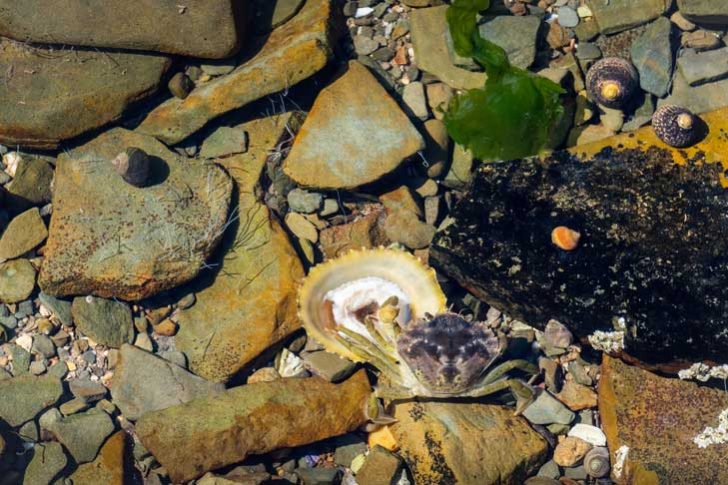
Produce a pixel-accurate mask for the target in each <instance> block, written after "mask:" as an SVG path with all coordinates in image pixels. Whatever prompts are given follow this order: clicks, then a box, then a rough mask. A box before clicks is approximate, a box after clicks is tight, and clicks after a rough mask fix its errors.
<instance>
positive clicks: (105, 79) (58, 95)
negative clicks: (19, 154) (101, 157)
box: [0, 2, 170, 149]
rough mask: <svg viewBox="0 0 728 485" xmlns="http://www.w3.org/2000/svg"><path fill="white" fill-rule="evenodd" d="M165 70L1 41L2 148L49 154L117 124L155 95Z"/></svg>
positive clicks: (93, 53) (148, 60)
mask: <svg viewBox="0 0 728 485" xmlns="http://www.w3.org/2000/svg"><path fill="white" fill-rule="evenodd" d="M11 3H12V5H13V6H14V5H16V4H17V5H21V4H22V5H24V4H25V2H11ZM28 3H37V2H28ZM4 9H5V7H4V6H3V7H0V15H2V12H3V10H4ZM46 10H47V9H40V10H38V12H45V11H46ZM54 10H63V9H62V8H58V9H54ZM55 13H57V12H54V14H52V15H45V14H44V15H43V16H45V17H54V16H55ZM169 65H170V59H169V58H168V57H165V56H161V55H152V54H147V53H145V54H133V53H128V52H99V51H98V50H95V49H91V50H83V49H51V48H48V47H42V46H30V45H27V44H24V43H19V42H14V41H10V40H8V39H4V38H0V72H2V73H3V88H2V89H0V106H4V109H2V110H0V143H2V144H5V145H9V146H16V145H20V146H22V147H32V148H44V149H46V148H48V149H50V148H55V147H56V146H58V144H59V143H60V142H61V141H62V140H66V139H69V138H73V137H75V136H78V135H80V134H82V133H84V132H86V131H89V130H92V129H94V128H98V127H100V126H103V125H105V124H107V123H109V122H111V121H115V120H117V119H119V118H120V117H121V115H122V113H123V112H124V110H125V109H126V108H127V107H128V106H129V105H130V104H131V103H133V102H134V101H138V100H140V99H143V98H145V97H147V96H149V95H150V94H152V93H153V92H154V91H156V89H157V88H158V86H159V83H160V80H161V77H162V74H164V72H165V71H166V70H167V68H168V67H169ZM11 107H12V108H11Z"/></svg>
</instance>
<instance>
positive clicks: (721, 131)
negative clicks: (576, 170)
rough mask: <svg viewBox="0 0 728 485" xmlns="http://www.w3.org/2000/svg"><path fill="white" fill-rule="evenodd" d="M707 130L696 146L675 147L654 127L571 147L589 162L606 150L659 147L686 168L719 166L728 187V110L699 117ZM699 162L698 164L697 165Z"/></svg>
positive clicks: (724, 109)
mask: <svg viewBox="0 0 728 485" xmlns="http://www.w3.org/2000/svg"><path fill="white" fill-rule="evenodd" d="M700 118H701V119H702V120H703V122H705V124H706V125H707V127H708V130H707V131H708V133H707V134H706V136H705V137H704V138H703V139H702V140H700V141H699V142H698V143H696V144H695V145H693V146H690V147H687V148H673V147H670V146H669V145H667V144H666V143H665V142H663V141H662V140H660V139H659V138H658V137H657V135H656V134H655V131H654V130H653V129H652V127H651V126H645V127H642V128H640V129H638V130H636V131H635V132H633V133H621V134H619V135H616V136H611V137H608V138H604V139H603V140H599V141H595V142H593V143H587V144H585V145H579V146H575V147H572V148H569V150H568V151H569V152H571V153H573V154H574V155H576V156H578V157H580V158H583V159H587V158H590V157H592V156H594V155H596V154H597V153H599V152H600V151H601V150H603V149H604V148H618V149H622V148H636V149H639V150H643V151H647V149H649V148H650V147H653V146H656V147H659V148H661V149H665V150H667V151H669V152H670V154H671V155H672V158H673V160H674V162H675V163H677V164H678V165H684V164H686V163H688V161H693V162H692V163H709V164H710V163H720V164H721V167H722V168H723V170H721V171H720V173H719V174H718V177H719V179H720V183H721V186H723V187H724V188H728V177H726V173H725V172H726V170H728V108H722V109H719V110H716V111H711V112H709V113H704V114H701V115H700ZM696 160H697V162H696Z"/></svg>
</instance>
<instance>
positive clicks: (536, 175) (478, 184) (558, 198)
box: [431, 146, 728, 361]
mask: <svg viewBox="0 0 728 485" xmlns="http://www.w3.org/2000/svg"><path fill="white" fill-rule="evenodd" d="M676 156H677V157H679V156H680V155H676ZM679 161H680V162H681V163H682V164H678V163H674V162H673V157H672V154H671V152H670V151H668V150H666V149H663V148H659V147H649V146H644V147H642V148H640V149H638V150H635V149H626V150H619V149H609V148H608V149H605V150H603V151H601V152H600V153H598V154H597V155H596V156H595V157H594V158H588V159H584V158H581V159H580V158H576V157H574V156H571V155H568V154H563V155H556V156H554V157H551V158H548V159H547V160H545V161H544V163H541V162H539V161H535V160H532V161H529V160H523V161H520V162H507V163H502V164H491V165H485V166H483V167H481V168H480V169H479V171H478V172H477V174H476V181H475V182H474V184H473V189H472V190H471V192H470V193H469V194H468V196H467V197H466V198H465V199H463V200H462V201H461V203H460V204H459V205H458V206H457V207H456V208H455V210H454V211H453V213H452V217H453V219H454V223H453V224H451V225H449V226H448V227H447V228H445V229H444V230H443V231H442V232H440V233H439V234H438V235H437V236H436V238H435V241H434V244H433V247H432V248H431V257H432V261H433V263H435V264H436V265H437V266H438V267H440V268H442V269H443V270H444V271H445V272H446V273H448V274H450V275H452V276H453V277H454V278H456V279H457V280H458V281H460V282H461V283H462V284H463V285H465V286H466V287H467V288H469V289H470V290H471V291H473V292H475V294H477V295H479V296H480V297H482V298H483V299H484V300H485V301H488V302H489V303H491V304H493V305H495V306H496V307H498V308H501V309H503V310H504V311H508V312H510V313H511V314H514V315H517V316H518V317H519V318H522V319H523V320H524V321H526V322H529V323H531V324H532V325H536V326H542V325H545V323H546V322H547V321H548V319H549V318H556V319H558V320H559V321H560V322H562V323H564V324H566V325H568V326H569V327H570V328H572V329H573V330H576V331H577V333H579V334H581V335H582V336H586V335H588V334H590V333H592V332H593V331H595V330H615V328H614V327H612V322H613V320H614V319H624V325H625V327H624V337H625V343H626V348H627V350H628V352H630V353H631V354H633V355H636V356H638V357H641V358H644V359H648V360H650V359H651V360H663V361H670V360H672V359H675V358H691V357H693V358H694V357H696V356H705V357H707V356H711V357H715V358H719V356H720V355H721V354H722V353H723V352H724V351H725V348H726V345H728V342H727V341H725V340H724V339H723V338H722V337H721V335H722V332H721V330H720V329H721V328H722V327H723V323H724V314H725V311H726V309H725V308H724V307H723V303H722V301H723V300H724V298H723V293H724V291H725V285H723V284H722V283H721V282H720V281H718V280H715V279H714V277H713V276H708V275H714V268H716V267H722V266H724V265H726V264H728V262H726V261H725V260H724V258H723V257H722V256H721V251H720V250H716V248H719V247H720V246H721V244H722V242H721V241H722V236H720V232H715V231H714V230H712V229H711V228H712V227H714V223H715V221H716V220H720V219H721V218H722V217H723V216H722V214H723V212H724V211H725V205H726V202H727V201H728V199H726V198H725V195H724V190H725V189H724V188H723V186H722V185H721V180H722V179H721V176H722V170H721V169H720V167H719V166H718V165H717V164H704V163H701V162H702V157H701V155H699V154H698V155H696V156H695V157H694V158H693V157H687V156H686V157H685V159H679ZM483 214H485V215H486V216H485V217H484V216H483ZM557 226H566V227H569V228H573V230H575V231H577V232H579V234H580V235H581V239H580V240H579V243H578V246H577V247H576V249H575V250H573V251H564V250H563V249H560V248H559V247H557V246H556V245H554V244H553V243H552V240H551V232H552V230H553V229H554V228H556V227H557ZM473 232H475V233H477V234H479V237H478V238H473V237H472V234H473ZM687 287H690V288H699V289H700V291H699V294H701V295H703V296H707V295H712V297H709V298H703V297H700V298H697V299H693V298H692V297H691V296H690V294H687V293H685V291H684V288H687ZM696 315H700V318H698V319H695V316H696ZM616 330H619V328H617V329H616ZM698 336H699V337H698ZM690 337H692V338H693V339H694V340H692V339H691V338H690Z"/></svg>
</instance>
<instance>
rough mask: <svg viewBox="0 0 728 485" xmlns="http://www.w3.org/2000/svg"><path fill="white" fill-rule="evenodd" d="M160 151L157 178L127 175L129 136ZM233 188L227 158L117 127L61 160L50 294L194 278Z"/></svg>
mask: <svg viewBox="0 0 728 485" xmlns="http://www.w3.org/2000/svg"><path fill="white" fill-rule="evenodd" d="M130 145H131V146H137V147H140V148H143V149H144V150H145V151H146V153H148V154H149V155H151V156H152V157H153V158H152V161H153V163H152V172H151V174H152V175H151V177H152V180H151V185H150V186H149V187H145V188H143V189H140V188H138V187H134V186H132V185H130V184H128V183H127V182H125V181H124V180H123V179H122V178H121V177H120V176H119V175H118V174H117V173H116V172H115V170H114V167H113V165H112V164H111V160H113V159H114V158H115V157H116V156H117V155H118V154H119V153H120V152H121V151H123V150H124V148H125V147H127V146H130ZM231 192H232V182H231V180H230V178H229V177H228V176H227V174H225V172H223V171H222V170H221V169H220V168H219V167H218V166H216V165H214V164H212V163H209V162H203V161H192V160H186V159H185V158H183V157H179V156H177V155H175V154H173V153H172V152H170V151H169V150H167V149H166V148H165V147H164V146H163V145H162V144H161V143H159V142H157V141H156V140H154V139H153V138H150V137H146V136H144V135H139V134H136V133H133V132H130V131H127V130H124V129H121V128H119V129H114V130H111V131H109V132H107V133H106V134H104V135H102V136H101V137H99V138H97V139H95V140H94V141H92V142H90V143H88V144H86V145H83V146H82V147H80V148H78V149H76V150H74V151H72V152H70V153H69V154H64V155H62V156H61V157H60V158H59V160H58V170H57V173H56V179H55V191H54V194H53V203H54V207H55V211H54V215H53V218H52V220H51V224H50V228H49V238H48V243H47V245H46V260H45V263H44V265H43V267H42V270H41V274H40V286H41V288H43V291H45V292H46V293H49V294H51V295H56V296H63V295H74V294H89V293H91V294H95V295H98V296H102V297H106V298H110V297H118V298H124V299H127V300H139V299H142V298H145V297H148V296H151V295H153V294H155V293H157V292H159V291H161V290H164V289H167V288H171V287H173V286H177V285H179V284H181V283H183V282H186V281H188V280H190V279H192V278H193V277H194V276H195V275H197V273H198V272H199V271H200V269H201V266H202V265H203V263H204V262H205V260H206V259H207V258H208V256H209V255H210V253H211V252H212V250H213V248H214V247H215V246H216V244H217V242H218V241H219V240H220V237H221V236H222V228H223V225H224V224H225V222H226V221H227V219H228V208H229V205H230V196H231Z"/></svg>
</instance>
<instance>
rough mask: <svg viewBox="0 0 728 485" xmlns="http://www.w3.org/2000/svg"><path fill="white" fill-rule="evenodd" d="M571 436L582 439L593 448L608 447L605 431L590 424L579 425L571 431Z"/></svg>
mask: <svg viewBox="0 0 728 485" xmlns="http://www.w3.org/2000/svg"><path fill="white" fill-rule="evenodd" d="M568 435H569V436H573V437H574V438H580V439H582V440H584V441H586V442H587V443H590V444H592V445H593V446H606V444H607V437H606V436H605V435H604V431H602V430H601V429H599V428H597V427H596V426H591V425H589V424H583V423H579V424H577V425H574V427H573V428H571V429H570V430H569V433H568Z"/></svg>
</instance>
